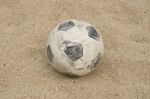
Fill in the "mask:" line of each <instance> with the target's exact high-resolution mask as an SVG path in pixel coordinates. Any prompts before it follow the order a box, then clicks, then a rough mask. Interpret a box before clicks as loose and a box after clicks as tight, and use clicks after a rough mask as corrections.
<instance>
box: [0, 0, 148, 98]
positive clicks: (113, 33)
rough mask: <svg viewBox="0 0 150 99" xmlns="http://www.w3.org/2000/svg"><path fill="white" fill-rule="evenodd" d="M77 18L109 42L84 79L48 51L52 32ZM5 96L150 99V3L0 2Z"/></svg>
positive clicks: (0, 73)
mask: <svg viewBox="0 0 150 99" xmlns="http://www.w3.org/2000/svg"><path fill="white" fill-rule="evenodd" d="M72 18H73V19H78V20H84V21H87V22H90V23H91V24H93V25H95V26H96V27H97V28H98V29H99V31H101V32H102V35H103V40H104V44H105V54H104V58H103V60H102V62H101V64H100V65H99V66H97V69H96V70H95V71H94V72H92V73H91V74H89V75H87V76H84V77H81V78H70V77H67V76H64V75H61V74H60V73H58V72H57V71H55V70H54V69H53V68H52V67H51V66H50V65H48V59H47V54H46V42H47V38H48V34H49V33H50V31H51V30H52V29H53V28H54V27H55V26H56V25H57V24H58V23H59V22H61V21H63V20H66V19H72ZM0 99H150V1H149V0H0Z"/></svg>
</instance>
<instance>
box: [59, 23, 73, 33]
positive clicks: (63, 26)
mask: <svg viewBox="0 0 150 99" xmlns="http://www.w3.org/2000/svg"><path fill="white" fill-rule="evenodd" d="M73 26H75V24H74V23H73V22H72V21H68V22H64V23H62V24H60V26H59V27H58V30H60V31H67V30H69V29H71V28H72V27H73Z"/></svg>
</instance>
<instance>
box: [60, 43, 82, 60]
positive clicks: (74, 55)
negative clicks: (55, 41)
mask: <svg viewBox="0 0 150 99" xmlns="http://www.w3.org/2000/svg"><path fill="white" fill-rule="evenodd" d="M63 44H66V48H65V50H64V52H65V53H66V54H67V56H68V57H69V58H70V59H71V60H72V61H76V60H78V59H79V58H81V57H82V56H83V46H82V44H80V43H77V42H71V41H65V42H63Z"/></svg>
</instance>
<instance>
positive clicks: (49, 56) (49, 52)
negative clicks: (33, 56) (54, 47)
mask: <svg viewBox="0 0 150 99" xmlns="http://www.w3.org/2000/svg"><path fill="white" fill-rule="evenodd" d="M47 55H48V59H49V60H50V61H51V62H52V59H53V57H54V55H53V53H52V51H51V47H50V45H48V47H47Z"/></svg>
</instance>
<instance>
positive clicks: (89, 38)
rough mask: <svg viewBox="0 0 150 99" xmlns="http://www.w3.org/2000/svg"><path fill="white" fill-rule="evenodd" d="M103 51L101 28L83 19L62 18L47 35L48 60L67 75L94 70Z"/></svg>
mask: <svg viewBox="0 0 150 99" xmlns="http://www.w3.org/2000/svg"><path fill="white" fill-rule="evenodd" d="M103 52H104V47H103V40H102V37H101V34H100V32H98V30H97V29H96V28H95V27H94V26H93V25H91V24H89V23H87V22H84V21H77V20H67V21H64V22H62V23H60V24H59V25H58V26H56V28H55V29H54V30H53V31H52V32H51V33H50V35H49V38H48V44H47V53H48V58H49V61H50V64H51V65H52V66H53V67H54V68H55V69H56V70H58V71H59V72H61V73H63V74H67V75H70V76H83V75H86V74H88V73H90V72H91V71H93V70H94V69H95V68H96V66H97V65H98V64H99V63H100V61H101V59H102V56H103Z"/></svg>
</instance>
